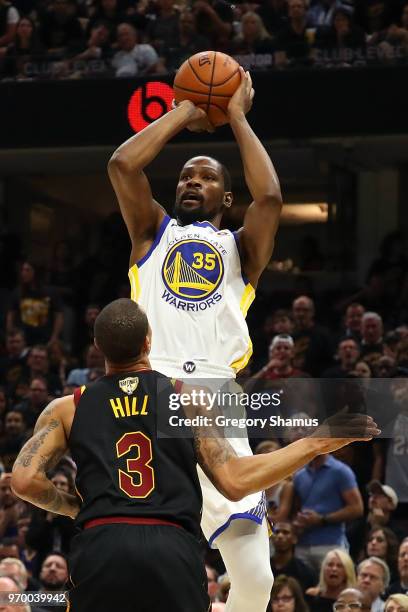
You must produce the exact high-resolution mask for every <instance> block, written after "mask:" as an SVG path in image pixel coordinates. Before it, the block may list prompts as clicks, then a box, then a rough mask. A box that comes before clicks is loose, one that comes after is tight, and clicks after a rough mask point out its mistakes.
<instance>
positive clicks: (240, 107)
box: [228, 66, 255, 120]
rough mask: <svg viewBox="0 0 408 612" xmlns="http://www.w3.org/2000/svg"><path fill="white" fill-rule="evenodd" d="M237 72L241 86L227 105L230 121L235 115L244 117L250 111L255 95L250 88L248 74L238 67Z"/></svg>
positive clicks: (250, 80) (250, 82)
mask: <svg viewBox="0 0 408 612" xmlns="http://www.w3.org/2000/svg"><path fill="white" fill-rule="evenodd" d="M239 71H240V73H241V85H240V86H239V87H238V89H237V91H236V92H235V93H234V95H233V96H232V98H231V100H230V103H229V104H228V116H229V118H230V120H231V119H232V118H233V117H236V116H237V115H240V114H241V115H242V113H243V114H244V115H246V114H247V113H248V112H249V111H250V110H251V106H252V101H253V99H254V95H255V91H254V89H253V88H252V79H251V75H250V74H249V72H245V70H244V69H243V68H242V66H240V69H239Z"/></svg>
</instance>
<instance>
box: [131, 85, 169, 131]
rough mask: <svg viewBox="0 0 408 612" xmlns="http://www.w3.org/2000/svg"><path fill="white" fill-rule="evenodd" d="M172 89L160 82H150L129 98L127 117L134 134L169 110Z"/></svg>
mask: <svg viewBox="0 0 408 612" xmlns="http://www.w3.org/2000/svg"><path fill="white" fill-rule="evenodd" d="M173 98H174V92H173V88H172V87H170V85H167V83H162V82H161V81H150V82H149V83H145V84H144V85H141V86H140V87H138V88H137V89H136V91H135V92H134V94H133V95H132V97H131V98H130V101H129V104H128V109H127V115H128V120H129V123H130V125H131V127H132V128H133V130H134V131H135V132H140V131H141V130H143V128H145V127H146V126H148V125H150V124H151V123H153V121H154V120H155V119H158V118H159V117H161V116H162V115H164V114H165V113H167V111H169V110H170V109H171V102H172V100H173Z"/></svg>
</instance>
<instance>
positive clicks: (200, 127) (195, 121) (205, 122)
mask: <svg viewBox="0 0 408 612" xmlns="http://www.w3.org/2000/svg"><path fill="white" fill-rule="evenodd" d="M187 104H188V105H190V107H191V108H192V109H194V112H193V113H192V117H191V121H189V123H188V124H187V125H186V128H187V129H188V130H190V132H214V131H215V129H214V126H213V125H212V124H211V123H210V120H209V119H208V117H207V113H206V112H205V110H203V109H202V108H199V107H198V106H196V105H195V104H194V103H193V102H191V101H190V100H183V101H182V102H179V103H177V102H176V101H175V100H173V102H172V107H173V108H176V107H177V106H181V105H187Z"/></svg>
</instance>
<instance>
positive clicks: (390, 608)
mask: <svg viewBox="0 0 408 612" xmlns="http://www.w3.org/2000/svg"><path fill="white" fill-rule="evenodd" d="M384 612H408V595H402V594H401V593H397V594H395V595H391V596H390V597H389V598H388V599H387V601H386V602H385V608H384Z"/></svg>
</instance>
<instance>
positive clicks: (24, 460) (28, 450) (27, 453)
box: [16, 419, 61, 468]
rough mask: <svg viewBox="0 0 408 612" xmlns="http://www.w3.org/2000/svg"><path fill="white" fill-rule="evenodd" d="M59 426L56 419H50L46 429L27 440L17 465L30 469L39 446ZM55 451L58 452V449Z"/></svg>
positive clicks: (59, 423)
mask: <svg viewBox="0 0 408 612" xmlns="http://www.w3.org/2000/svg"><path fill="white" fill-rule="evenodd" d="M60 425H61V422H60V421H58V420H57V419H51V420H50V421H49V423H48V425H47V427H46V428H45V429H44V430H43V431H41V433H39V432H38V433H36V434H34V436H33V438H32V439H31V440H29V441H28V442H27V443H26V445H25V446H24V448H23V449H22V452H21V453H20V455H19V457H18V459H17V461H16V463H17V465H19V466H21V467H24V468H28V467H30V466H31V462H32V460H33V458H34V457H35V456H36V455H37V453H38V451H39V450H40V448H41V446H42V445H43V444H44V441H45V439H46V438H47V436H48V434H49V433H50V432H51V431H53V430H54V429H56V428H57V427H59V426H60ZM56 450H58V451H60V449H56Z"/></svg>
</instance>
